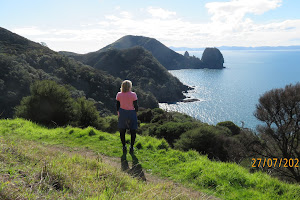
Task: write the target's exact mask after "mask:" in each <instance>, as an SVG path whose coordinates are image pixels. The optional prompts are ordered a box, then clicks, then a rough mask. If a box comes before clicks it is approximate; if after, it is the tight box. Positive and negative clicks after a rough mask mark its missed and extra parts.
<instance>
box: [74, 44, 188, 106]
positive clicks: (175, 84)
mask: <svg viewBox="0 0 300 200" xmlns="http://www.w3.org/2000/svg"><path fill="white" fill-rule="evenodd" d="M74 58H75V59H78V60H79V61H81V62H83V63H85V64H87V65H90V66H92V67H94V68H96V69H100V70H103V71H105V72H108V73H109V74H111V75H113V76H116V77H119V78H121V79H123V80H124V79H130V80H132V81H133V84H134V85H135V86H137V87H139V88H141V89H143V90H144V91H147V92H151V93H152V94H153V95H154V96H155V97H156V98H157V100H158V101H159V102H174V101H178V100H181V99H183V98H184V95H183V94H182V91H186V90H187V89H188V87H187V86H185V85H183V84H182V83H181V82H180V81H179V80H178V79H177V78H176V77H174V76H173V75H171V74H170V73H169V72H168V71H167V69H166V68H164V67H163V66H162V65H161V64H160V63H159V62H158V61H157V60H156V59H155V58H154V57H153V55H152V54H151V53H150V52H149V51H147V50H145V49H144V48H143V47H140V46H136V47H132V48H128V49H123V50H118V49H113V48H111V49H107V50H105V51H99V52H97V53H94V54H86V55H85V56H82V57H81V56H79V55H78V56H77V57H74Z"/></svg>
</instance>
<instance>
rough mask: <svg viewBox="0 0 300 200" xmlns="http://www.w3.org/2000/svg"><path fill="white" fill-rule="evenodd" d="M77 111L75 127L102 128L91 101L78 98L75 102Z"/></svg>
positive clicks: (97, 113)
mask: <svg viewBox="0 0 300 200" xmlns="http://www.w3.org/2000/svg"><path fill="white" fill-rule="evenodd" d="M76 103H77V105H76V107H77V109H76V111H77V119H76V121H77V126H79V127H88V126H93V127H95V128H99V129H101V128H102V126H103V125H102V123H103V122H102V120H101V119H100V116H99V112H98V111H97V109H96V107H95V105H94V103H93V102H92V101H89V100H86V99H85V97H81V98H78V99H77V100H76Z"/></svg>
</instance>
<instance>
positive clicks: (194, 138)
mask: <svg viewBox="0 0 300 200" xmlns="http://www.w3.org/2000/svg"><path fill="white" fill-rule="evenodd" d="M228 132H229V131H226V129H222V128H218V127H215V126H211V125H201V126H200V127H198V128H196V129H192V130H189V131H187V132H185V133H184V134H182V135H181V136H180V139H179V140H177V141H176V143H175V144H174V146H175V148H177V149H181V150H184V151H188V150H190V149H194V150H196V151H198V152H200V153H202V154H207V155H208V157H209V158H210V159H218V160H221V161H227V160H228V158H229V155H228V152H227V150H226V149H225V148H224V146H225V145H224V144H225V143H226V135H228V134H229V133H228Z"/></svg>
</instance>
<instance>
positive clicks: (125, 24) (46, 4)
mask: <svg viewBox="0 0 300 200" xmlns="http://www.w3.org/2000/svg"><path fill="white" fill-rule="evenodd" d="M299 9H300V1H299V0H189V1H182V0H151V1H150V0H126V1H125V0H85V1H84V0H26V1H25V0H0V26H1V27H3V28H6V29H8V30H10V31H13V32H15V33H17V34H20V35H22V36H24V37H26V38H28V39H30V40H33V41H36V42H45V43H47V45H48V46H49V47H50V48H51V49H53V50H56V51H60V50H65V51H72V52H77V53H86V52H91V51H96V50H99V49H100V48H102V47H104V46H106V45H108V44H110V43H112V42H114V41H116V40H117V39H119V38H120V37H122V36H125V35H128V34H130V35H143V36H147V37H153V38H156V39H158V40H159V41H161V42H162V43H164V44H165V45H166V46H175V47H195V48H196V47H218V46H287V45H300V14H299Z"/></svg>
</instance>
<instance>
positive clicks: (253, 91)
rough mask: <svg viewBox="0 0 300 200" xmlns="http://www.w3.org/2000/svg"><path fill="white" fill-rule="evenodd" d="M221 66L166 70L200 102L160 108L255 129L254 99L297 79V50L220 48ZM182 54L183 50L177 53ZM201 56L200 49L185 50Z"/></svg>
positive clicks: (299, 58)
mask: <svg viewBox="0 0 300 200" xmlns="http://www.w3.org/2000/svg"><path fill="white" fill-rule="evenodd" d="M221 52H222V54H223V57H224V60H225V63H224V66H225V67H226V68H225V69H222V70H213V69H184V70H170V71H169V72H170V73H171V74H173V75H174V76H176V77H177V78H178V79H179V80H180V81H181V82H183V83H184V84H186V85H189V86H192V87H194V88H195V89H194V90H191V91H189V92H188V93H187V94H186V96H188V97H190V98H197V99H200V101H196V102H189V103H183V102H178V103H174V104H166V103H161V104H160V108H162V109H165V110H168V111H178V112H181V113H186V114H188V115H190V116H193V117H195V118H197V119H199V120H201V121H202V122H205V123H209V124H214V125H215V124H217V123H218V122H221V121H228V120H229V121H232V122H234V123H235V124H237V125H238V126H242V124H244V127H247V128H251V129H255V128H256V126H257V125H259V124H261V122H260V121H258V120H257V119H256V118H255V117H254V115H253V113H254V112H255V109H256V104H257V103H258V99H259V97H260V96H261V95H263V94H264V93H265V92H267V91H269V90H271V89H274V88H283V87H285V86H286V85H287V84H295V83H297V82H300V50H294V51H279V50H276V51H271V50H268V51H263V50H261V51H257V50H240V51H238V50H234V51H229V50H223V51H221ZM179 53H182V54H183V52H179ZM189 54H190V55H194V56H196V57H199V58H201V56H202V52H200V51H194V52H189Z"/></svg>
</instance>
